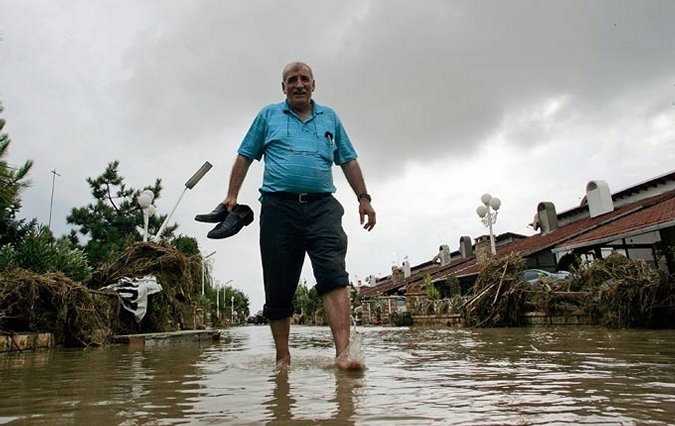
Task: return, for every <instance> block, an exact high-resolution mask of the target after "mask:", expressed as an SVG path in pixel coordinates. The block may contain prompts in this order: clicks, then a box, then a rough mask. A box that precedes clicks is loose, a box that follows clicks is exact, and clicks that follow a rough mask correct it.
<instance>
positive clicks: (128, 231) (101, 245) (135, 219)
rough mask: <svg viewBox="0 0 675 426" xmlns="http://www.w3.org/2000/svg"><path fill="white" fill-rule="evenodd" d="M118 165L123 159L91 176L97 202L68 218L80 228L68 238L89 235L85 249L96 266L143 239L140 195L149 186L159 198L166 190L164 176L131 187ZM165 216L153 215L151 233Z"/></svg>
mask: <svg viewBox="0 0 675 426" xmlns="http://www.w3.org/2000/svg"><path fill="white" fill-rule="evenodd" d="M118 168H119V161H113V162H112V163H109V164H108V166H107V167H106V169H105V171H104V172H103V174H101V175H100V176H98V177H96V178H95V179H92V178H87V183H88V184H89V186H90V187H91V194H92V195H93V196H94V199H95V201H94V203H91V204H88V205H87V206H84V207H79V208H74V209H72V210H71V212H70V215H68V217H67V218H66V220H67V221H68V223H69V224H72V225H76V227H77V229H76V230H74V232H71V235H70V236H69V237H68V238H69V239H70V240H71V241H72V240H73V239H74V238H75V237H76V235H77V234H78V233H79V234H82V235H83V236H85V237H86V239H87V242H86V244H85V246H84V250H85V252H86V253H87V257H88V258H89V260H90V262H91V263H92V264H93V265H99V264H101V263H103V262H105V261H106V260H108V259H109V258H110V257H111V255H112V254H113V253H115V252H119V251H121V250H122V249H123V248H124V247H126V246H127V245H129V244H130V243H132V242H134V241H140V240H141V239H142V235H141V233H140V232H139V231H138V228H137V227H140V226H142V225H143V212H142V209H141V208H140V206H139V205H138V202H137V201H136V198H137V197H138V195H139V194H140V193H141V192H142V191H143V190H146V189H149V190H150V191H152V192H153V193H154V194H155V199H158V198H159V197H160V194H161V192H162V184H161V180H160V179H157V180H156V181H155V183H154V185H152V186H145V187H143V188H142V189H133V188H129V187H127V186H126V184H125V183H124V178H123V177H122V176H120V174H119V172H118ZM165 219H166V215H162V216H151V217H150V219H149V224H148V232H149V233H150V234H155V233H156V232H157V231H158V230H159V228H160V226H161V224H162V222H164V220H165ZM177 227H178V225H176V224H174V225H171V226H167V227H166V228H165V230H164V233H163V234H162V237H168V236H170V235H171V234H172V233H173V231H174V230H175V229H176V228H177Z"/></svg>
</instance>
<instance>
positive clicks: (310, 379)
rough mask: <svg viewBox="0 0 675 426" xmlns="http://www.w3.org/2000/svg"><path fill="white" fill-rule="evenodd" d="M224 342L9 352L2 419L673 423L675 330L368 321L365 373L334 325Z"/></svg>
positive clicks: (248, 334) (260, 332)
mask: <svg viewBox="0 0 675 426" xmlns="http://www.w3.org/2000/svg"><path fill="white" fill-rule="evenodd" d="M291 332H292V334H291V346H292V354H293V366H292V367H291V369H290V370H289V371H288V372H287V373H278V372H275V371H274V369H273V365H274V353H273V343H272V339H271V336H270V332H269V329H268V328H267V327H266V326H246V327H239V328H232V329H228V330H224V331H223V335H222V340H221V341H220V342H214V343H208V344H204V343H201V344H200V343H197V342H192V343H167V344H162V345H158V346H147V347H145V348H133V347H127V346H110V347H105V348H90V349H57V350H53V351H49V352H35V353H33V352H26V353H23V354H13V355H3V356H0V374H1V377H2V380H1V383H2V386H0V423H1V424H5V423H7V424H40V423H42V424H94V425H98V426H101V425H109V424H121V425H135V424H209V425H213V424H289V425H290V424H294V425H295V424H340V425H342V424H347V425H348V424H355V425H356V424H365V425H378V424H379V425H390V424H406V425H420V424H465V425H476V424H513V425H528V424H596V425H597V424H640V425H642V424H675V420H674V419H675V330H666V331H650V330H609V331H608V330H604V329H595V328H558V329H551V328H538V329H534V328H514V329H480V330H469V329H448V328H438V329H429V328H427V329H422V328H374V327H373V328H363V327H360V328H359V332H360V333H361V334H362V335H363V338H364V343H363V349H364V352H365V357H366V364H367V370H366V371H365V372H363V373H357V374H355V373H344V372H340V371H337V370H335V369H334V368H333V367H332V366H331V364H332V355H333V349H332V341H331V338H330V331H329V330H328V328H325V327H301V326H295V327H294V328H292V331H291Z"/></svg>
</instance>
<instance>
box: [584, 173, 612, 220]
mask: <svg viewBox="0 0 675 426" xmlns="http://www.w3.org/2000/svg"><path fill="white" fill-rule="evenodd" d="M586 201H587V202H588V211H589V213H590V215H591V217H596V216H600V215H602V214H605V213H609V212H611V211H613V210H614V201H612V193H611V192H609V185H607V182H605V181H604V180H592V181H590V182H588V184H587V185H586Z"/></svg>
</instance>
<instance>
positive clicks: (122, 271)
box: [88, 242, 201, 333]
mask: <svg viewBox="0 0 675 426" xmlns="http://www.w3.org/2000/svg"><path fill="white" fill-rule="evenodd" d="M146 275H154V276H155V277H156V278H157V282H158V283H159V284H160V285H161V286H162V291H161V292H159V293H156V294H152V295H150V296H149V300H148V311H147V314H146V316H145V318H143V321H141V322H140V323H139V324H136V322H135V321H134V320H133V315H132V314H131V313H129V312H126V311H123V312H122V313H121V314H122V315H120V320H121V321H120V329H119V330H118V331H119V332H120V333H149V332H163V331H176V330H183V329H191V328H192V325H193V322H194V315H195V303H196V301H194V300H193V298H194V296H195V295H197V294H199V293H198V290H199V286H200V285H201V284H200V283H201V260H200V257H199V256H192V257H190V258H187V257H186V256H185V255H183V254H182V253H181V252H179V251H177V250H176V249H175V248H173V247H172V246H170V245H168V244H163V243H161V244H158V243H152V242H147V243H144V242H139V243H134V244H131V245H129V246H128V247H127V248H126V249H125V250H123V251H122V252H121V253H120V254H119V255H118V256H117V257H116V258H114V259H113V260H112V261H111V262H109V263H106V264H104V265H103V266H101V267H100V268H99V269H97V270H96V271H94V273H93V274H92V278H91V281H90V282H89V283H88V286H89V287H90V288H95V289H99V288H102V287H105V286H107V285H110V284H113V283H115V282H117V281H118V280H119V279H120V278H122V277H129V278H140V277H143V276H146Z"/></svg>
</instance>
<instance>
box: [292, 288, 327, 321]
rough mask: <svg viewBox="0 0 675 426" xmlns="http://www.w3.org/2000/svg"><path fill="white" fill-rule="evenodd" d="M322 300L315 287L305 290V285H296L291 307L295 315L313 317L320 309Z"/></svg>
mask: <svg viewBox="0 0 675 426" xmlns="http://www.w3.org/2000/svg"><path fill="white" fill-rule="evenodd" d="M321 305H322V299H321V296H319V292H318V291H317V290H316V287H312V288H311V289H308V288H307V285H306V284H305V283H302V284H298V287H297V288H296V289H295V295H294V296H293V307H294V312H295V313H296V314H302V313H304V314H305V315H310V316H312V315H314V313H315V312H316V311H317V310H318V309H319V307H321Z"/></svg>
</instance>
